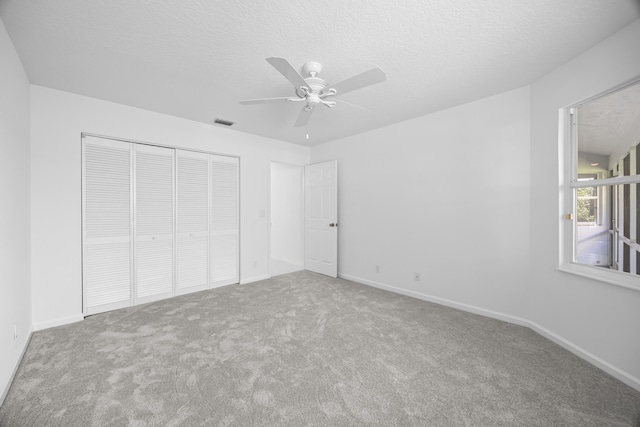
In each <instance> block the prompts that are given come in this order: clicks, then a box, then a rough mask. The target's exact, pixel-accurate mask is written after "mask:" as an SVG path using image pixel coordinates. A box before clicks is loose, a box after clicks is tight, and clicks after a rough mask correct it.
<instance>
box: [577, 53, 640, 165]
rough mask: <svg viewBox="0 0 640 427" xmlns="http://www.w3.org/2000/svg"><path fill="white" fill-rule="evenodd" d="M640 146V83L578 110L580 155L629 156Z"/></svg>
mask: <svg viewBox="0 0 640 427" xmlns="http://www.w3.org/2000/svg"><path fill="white" fill-rule="evenodd" d="M639 42H640V41H639ZM639 142H640V83H636V84H634V85H633V86H629V87H626V88H624V89H622V90H619V91H617V92H613V93H612V94H609V95H607V96H603V97H601V98H598V99H595V100H593V101H591V102H589V103H586V104H585V105H583V106H581V107H579V108H578V150H579V151H580V153H592V154H598V155H602V156H609V155H611V154H618V155H620V153H623V154H624V153H627V152H628V151H629V148H630V147H632V146H634V145H636V144H638V143H639ZM612 160H614V161H617V160H618V159H612Z"/></svg>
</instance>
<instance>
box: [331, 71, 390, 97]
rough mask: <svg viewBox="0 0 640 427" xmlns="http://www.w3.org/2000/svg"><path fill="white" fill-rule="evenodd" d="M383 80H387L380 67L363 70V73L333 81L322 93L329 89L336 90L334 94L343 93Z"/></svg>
mask: <svg viewBox="0 0 640 427" xmlns="http://www.w3.org/2000/svg"><path fill="white" fill-rule="evenodd" d="M385 80H387V75H386V74H385V73H384V71H382V70H381V69H380V68H373V69H371V70H369V71H365V72H364V73H360V74H358V75H355V76H353V77H349V78H348V79H346V80H343V81H341V82H338V83H334V84H332V85H330V86H329V87H327V88H326V89H325V90H323V93H327V92H328V91H329V89H334V90H335V91H336V95H342V94H343V93H347V92H351V91H352V90H356V89H361V88H363V87H366V86H370V85H374V84H376V83H380V82H383V81H385Z"/></svg>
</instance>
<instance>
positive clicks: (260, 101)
mask: <svg viewBox="0 0 640 427" xmlns="http://www.w3.org/2000/svg"><path fill="white" fill-rule="evenodd" d="M290 98H291V97H290V96H281V97H278V98H260V99H247V100H244V101H240V104H244V105H254V104H266V103H268V102H278V101H288V100H289V99H290Z"/></svg>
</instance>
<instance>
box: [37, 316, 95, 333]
mask: <svg viewBox="0 0 640 427" xmlns="http://www.w3.org/2000/svg"><path fill="white" fill-rule="evenodd" d="M82 320H84V315H83V314H82V313H78V314H73V315H71V316H66V317H59V318H57V319H53V320H47V321H45V322H34V323H33V331H34V332H35V331H41V330H43V329H49V328H55V327H56V326H62V325H68V324H69V323H75V322H80V321H82Z"/></svg>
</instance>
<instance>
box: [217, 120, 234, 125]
mask: <svg viewBox="0 0 640 427" xmlns="http://www.w3.org/2000/svg"><path fill="white" fill-rule="evenodd" d="M213 123H215V124H217V125H225V126H231V125H233V122H230V121H229V120H222V119H215V120H214V121H213Z"/></svg>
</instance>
